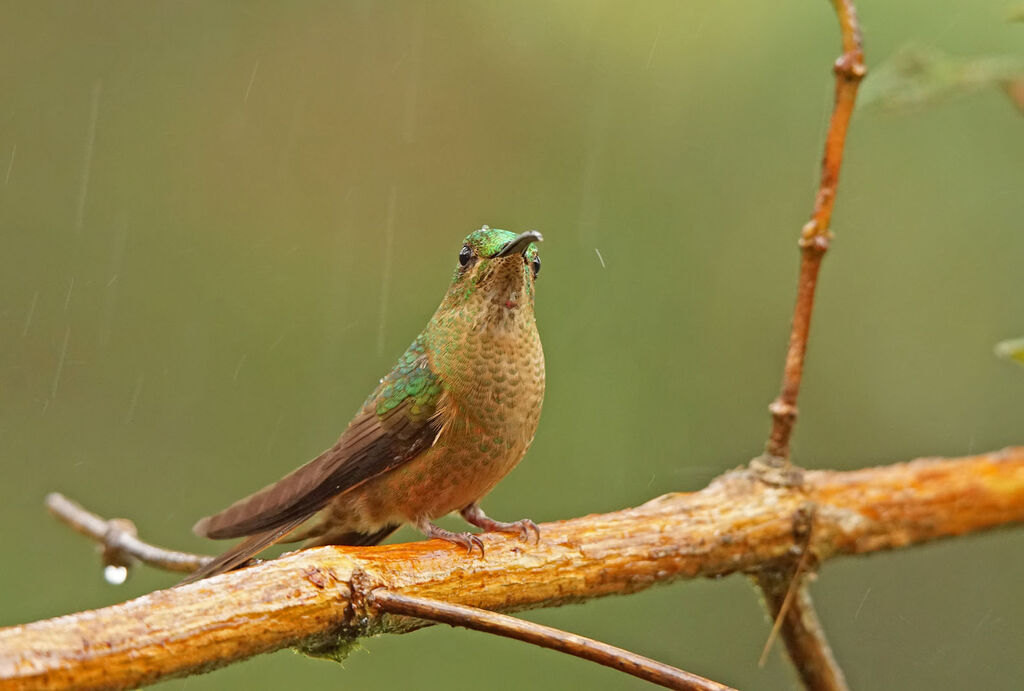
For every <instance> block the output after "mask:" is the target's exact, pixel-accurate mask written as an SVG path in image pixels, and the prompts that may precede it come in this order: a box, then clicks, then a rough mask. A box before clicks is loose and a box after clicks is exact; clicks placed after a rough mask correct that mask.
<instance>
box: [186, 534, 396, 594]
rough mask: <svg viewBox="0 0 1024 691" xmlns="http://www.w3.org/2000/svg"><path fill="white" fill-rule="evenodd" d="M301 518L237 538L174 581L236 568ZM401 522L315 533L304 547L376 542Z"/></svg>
mask: <svg viewBox="0 0 1024 691" xmlns="http://www.w3.org/2000/svg"><path fill="white" fill-rule="evenodd" d="M303 520H304V519H299V520H296V521H293V522H291V523H286V524H285V525H283V526H281V527H280V528H275V529H274V530H268V531H266V532H263V533H256V534H255V535H250V536H249V537H247V538H246V539H244V540H242V541H241V542H239V543H238V544H237V545H235V546H234V547H232V548H231V549H229V550H228V551H227V552H224V553H223V554H221V555H219V556H218V557H216V558H215V559H214V560H213V561H211V562H210V563H209V564H207V565H206V566H203V567H200V568H199V569H197V570H196V571H193V572H192V573H191V574H189V575H188V576H187V577H186V578H185V579H184V580H183V581H182V582H181V583H179V584H178V585H184V584H186V583H193V582H195V581H199V580H202V579H204V578H209V577H210V576H216V575H217V574H221V573H226V572H228V571H231V570H232V569H235V568H238V567H239V566H241V565H242V564H244V563H245V562H247V561H249V560H250V559H252V558H253V557H254V556H256V555H257V554H259V553H260V552H262V551H263V550H265V549H266V548H267V547H270V546H271V545H272V544H274V543H275V542H281V540H282V538H284V537H285V536H286V535H287V534H288V533H290V532H291V531H292V530H294V529H295V528H297V527H298V526H299V524H301V523H302V522H303ZM400 527H401V526H398V525H388V526H384V527H383V528H381V529H380V530H378V531H377V532H375V533H359V532H356V531H352V532H348V533H342V534H340V535H339V534H336V533H335V534H333V535H332V534H328V535H324V536H322V537H319V538H317V539H315V540H311V541H309V542H308V543H306V544H307V546H308V547H317V546H321V545H353V546H357V545H362V546H370V545H376V544H378V543H380V542H382V541H383V540H384V539H385V538H386V537H387V536H388V535H390V534H391V533H393V532H395V531H396V530H398V529H399V528H400Z"/></svg>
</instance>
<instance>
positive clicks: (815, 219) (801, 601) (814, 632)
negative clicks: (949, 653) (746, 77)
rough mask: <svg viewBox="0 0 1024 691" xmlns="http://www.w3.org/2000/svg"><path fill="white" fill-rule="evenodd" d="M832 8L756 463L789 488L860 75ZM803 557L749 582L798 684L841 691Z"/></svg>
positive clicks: (853, 46) (855, 26)
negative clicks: (821, 110) (812, 167)
mask: <svg viewBox="0 0 1024 691" xmlns="http://www.w3.org/2000/svg"><path fill="white" fill-rule="evenodd" d="M832 6H833V7H834V9H835V12H836V17H837V18H838V19H839V31H840V35H841V37H842V47H843V53H842V55H840V56H839V58H838V59H837V60H836V61H835V63H834V65H833V71H834V72H835V77H836V92H835V94H836V95H835V105H834V107H833V109H832V119H831V122H830V123H829V128H828V136H827V138H826V140H825V153H824V156H823V159H822V162H821V180H820V182H819V184H818V193H817V195H816V196H815V199H814V210H813V212H812V213H811V218H810V220H809V221H808V222H807V223H806V224H805V225H804V227H803V230H802V231H801V233H800V242H799V245H800V278H799V280H798V282H797V291H796V305H795V306H794V308H793V325H792V330H791V331H790V335H789V348H788V350H787V352H786V363H785V366H784V368H783V373H782V387H781V390H780V391H779V395H778V397H776V398H775V400H774V401H772V403H771V405H770V406H769V408H768V409H769V411H770V412H771V414H772V428H771V432H770V434H769V436H768V441H767V443H766V444H765V452H766V453H765V457H762V459H760V460H762V461H764V462H766V463H762V467H764V466H767V467H776V468H780V469H781V470H783V471H784V474H783V477H785V475H789V476H790V480H789V482H790V483H791V484H799V480H797V481H795V482H794V481H793V478H794V477H795V478H799V471H798V470H797V469H795V468H794V467H793V466H792V464H791V463H790V455H791V454H790V439H791V438H792V435H793V426H794V425H795V424H796V418H797V397H798V396H799V394H800V382H801V379H802V378H803V372H804V359H805V356H806V354H807V338H808V336H809V334H810V330H811V313H812V312H813V310H814V294H815V291H816V289H817V287H818V272H819V271H820V270H821V260H822V259H823V258H824V257H825V253H826V252H827V251H828V247H829V243H830V241H831V240H832V233H831V231H830V230H829V224H830V223H831V221H832V209H833V208H834V206H835V200H836V187H837V185H838V184H839V169H840V166H841V165H842V162H843V149H844V147H845V145H846V132H847V129H848V128H849V125H850V117H851V116H852V115H853V107H854V103H855V101H856V98H857V88H858V86H860V82H861V80H862V79H863V78H864V75H865V74H866V73H867V70H866V68H865V67H864V51H863V48H862V45H861V32H860V26H859V23H858V21H857V11H856V9H855V8H854V6H853V1H852V0H832ZM811 515H812V516H813V513H812V514H811ZM805 549H806V547H805ZM806 556H807V555H806V554H805V555H802V557H801V559H799V560H795V562H794V564H793V565H791V566H790V567H788V568H776V569H768V570H764V571H762V572H760V573H758V574H757V575H756V576H755V578H756V580H757V583H758V585H760V587H761V590H762V591H763V592H764V594H765V599H766V601H767V604H768V608H769V610H770V611H771V613H772V615H773V616H774V617H776V625H777V628H778V629H779V630H781V632H782V637H783V640H784V641H785V643H786V650H787V651H788V653H789V658H790V660H791V661H792V662H793V666H794V667H796V670H797V673H798V674H799V675H800V679H801V680H802V681H803V684H804V686H805V687H806V688H807V689H809V690H811V691H847V690H848V688H849V687H848V686H847V684H846V680H845V678H844V677H843V672H842V669H840V667H839V665H838V663H837V662H836V659H835V657H834V656H833V655H832V650H831V648H830V647H829V645H828V641H827V640H826V639H825V632H824V631H823V630H822V628H821V623H820V622H819V620H818V615H817V614H816V613H815V611H814V603H813V602H812V601H811V595H810V592H809V591H808V589H807V584H806V582H805V581H804V574H803V570H802V569H801V568H800V565H801V564H803V563H804V560H805V558H806Z"/></svg>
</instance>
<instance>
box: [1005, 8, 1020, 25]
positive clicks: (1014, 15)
mask: <svg viewBox="0 0 1024 691" xmlns="http://www.w3.org/2000/svg"><path fill="white" fill-rule="evenodd" d="M1006 21H1008V22H1024V5H1014V6H1013V7H1011V8H1010V9H1008V10H1007V11H1006Z"/></svg>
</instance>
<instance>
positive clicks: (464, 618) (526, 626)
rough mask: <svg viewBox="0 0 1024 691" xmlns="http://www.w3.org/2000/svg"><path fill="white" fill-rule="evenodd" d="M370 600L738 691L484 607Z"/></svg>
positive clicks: (704, 689)
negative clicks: (490, 610)
mask: <svg viewBox="0 0 1024 691" xmlns="http://www.w3.org/2000/svg"><path fill="white" fill-rule="evenodd" d="M369 600H370V604H371V605H376V606H377V607H379V608H380V609H381V610H383V611H385V612H388V613H391V614H401V615H404V616H409V617H417V618H419V619H426V620H428V621H434V622H438V623H441V624H449V625H450V626H462V627H464V628H467V629H474V630H476V631H483V632H485V633H493V634H496V635H498V636H505V637H507V638H514V639H516V640H519V641H524V642H526V643H532V644H533V645H538V646H540V647H542V648H550V649H551V650H557V651H558V652H560V653H568V654H569V655H575V656H576V657H580V658H583V659H584V660H590V661H591V662H596V663H597V664H599V665H604V666H605V667H611V668H612V669H617V670H619V671H620V672H625V673H626V674H630V675H632V676H634V677H638V678H640V679H643V680H645V681H649V682H651V683H653V684H657V685H658V686H663V687H665V688H668V689H678V690H679V691H736V690H735V689H733V688H732V687H730V686H724V685H723V684H719V683H718V682H715V681H711V680H710V679H705V678H704V677H699V676H697V675H696V674H690V673H689V672H684V671H683V670H681V669H677V668H675V667H672V666H671V665H666V664H663V663H661V662H657V661H655V660H652V659H650V658H647V657H644V656H643V655H637V654H636V653H632V652H630V651H628V650H623V649H622V648H617V647H615V646H614V645H608V644H607V643H601V642H600V641H595V640H594V639H592V638H586V637H585V636H577V635H576V634H573V633H567V632H565V631H560V630H559V629H553V628H551V627H549V626H544V625H542V624H535V623H533V622H531V621H524V620H522V619H516V618H515V617H510V616H508V615H506V614H498V613H496V612H489V611H487V610H485V609H478V608H476V607H467V606H465V605H455V604H451V603H448V602H439V601H437V600H429V599H427V598H422V597H414V596H410V595H402V594H400V593H395V592H391V591H389V590H375V591H373V593H372V594H371V596H370V598H369Z"/></svg>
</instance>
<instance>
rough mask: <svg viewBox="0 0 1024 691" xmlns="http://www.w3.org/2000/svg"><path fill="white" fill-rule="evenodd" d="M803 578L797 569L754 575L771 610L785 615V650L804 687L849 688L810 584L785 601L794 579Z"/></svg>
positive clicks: (820, 690)
mask: <svg viewBox="0 0 1024 691" xmlns="http://www.w3.org/2000/svg"><path fill="white" fill-rule="evenodd" d="M800 577H801V574H798V573H796V572H795V570H792V569H786V570H774V571H763V572H761V573H759V574H757V576H755V580H756V581H757V584H758V585H759V586H761V590H762V591H763V592H764V596H765V601H766V603H767V605H768V611H769V612H771V614H772V616H773V617H778V616H779V614H780V613H781V614H782V637H783V640H784V641H785V643H786V652H788V653H789V659H790V660H791V661H792V662H793V666H794V667H795V668H796V671H797V673H798V674H799V675H800V680H801V681H802V682H803V684H804V687H805V688H807V689H813V691H849V688H850V687H849V686H848V685H847V684H846V678H845V677H844V676H843V670H842V668H840V667H839V663H838V662H836V659H835V656H833V655H832V648H831V647H829V644H828V641H827V640H825V632H824V631H823V630H822V628H821V622H820V621H819V620H818V615H817V613H816V612H815V611H814V602H813V601H812V600H811V593H810V591H808V589H807V584H806V583H801V584H799V585H798V586H796V590H795V591H794V592H793V594H792V597H790V599H789V602H788V603H786V595H787V593H789V591H790V585H791V583H792V579H793V578H800ZM784 606H785V611H784V612H783V607H784Z"/></svg>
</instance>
